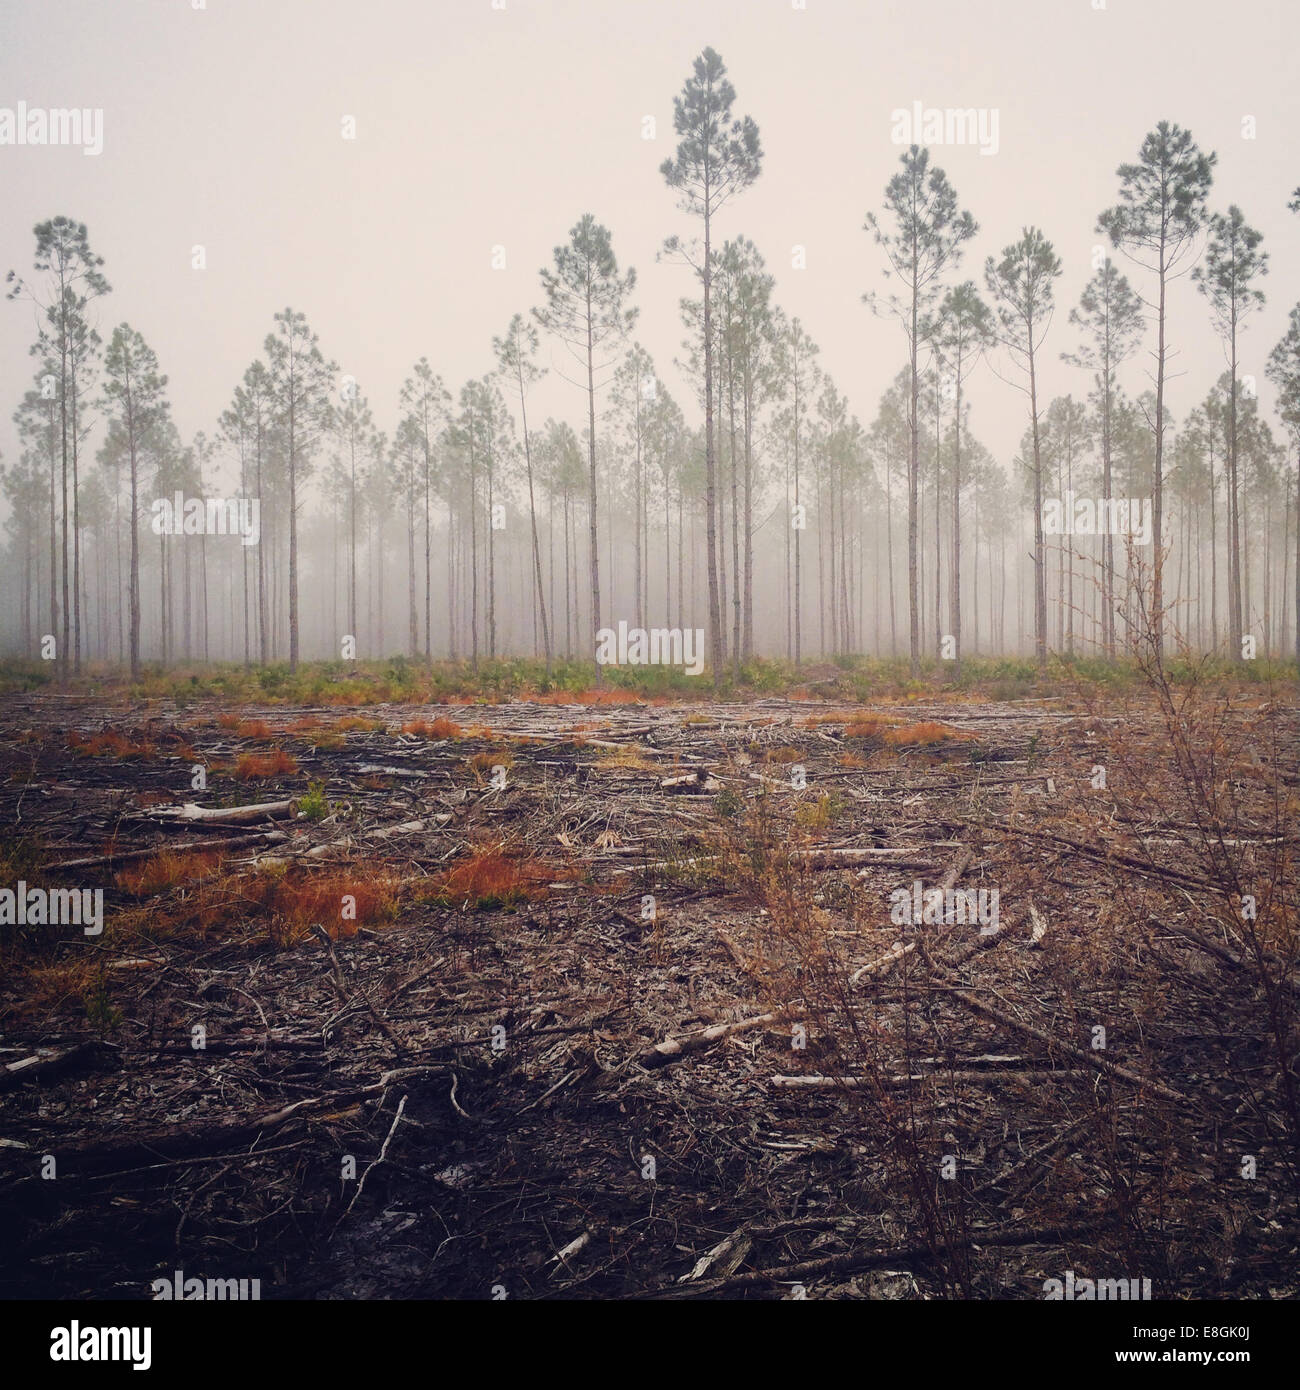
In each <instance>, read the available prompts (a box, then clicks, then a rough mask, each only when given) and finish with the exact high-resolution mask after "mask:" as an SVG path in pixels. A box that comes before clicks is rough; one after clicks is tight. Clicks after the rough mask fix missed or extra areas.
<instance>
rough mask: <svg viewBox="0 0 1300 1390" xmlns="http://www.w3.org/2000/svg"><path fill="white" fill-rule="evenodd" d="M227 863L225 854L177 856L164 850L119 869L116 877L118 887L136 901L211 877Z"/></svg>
mask: <svg viewBox="0 0 1300 1390" xmlns="http://www.w3.org/2000/svg"><path fill="white" fill-rule="evenodd" d="M224 862H225V855H223V854H219V853H217V852H215V851H213V852H211V853H199V854H176V853H173V852H172V851H170V850H163V851H162V852H161V853H160V854H156V855H154V856H153V858H152V859H146V860H144V862H143V863H141V864H132V865H131V866H129V867H128V868H124V869H120V870H119V871H118V872H117V874H116V875H115V876H114V881H115V882H116V883H117V886H118V887H119V888H124V889H125V890H126V891H127V892H128V893H131V894H133V895H134V896H135V897H137V898H152V897H154V896H155V895H156V894H158V893H164V892H166V891H167V890H168V889H169V888H177V887H179V886H180V885H181V884H184V883H193V882H195V881H197V880H199V879H204V878H210V877H211V876H212V875H213V874H214V873H216V872H217V871H218V870H219V869H220V868H221V865H222V864H223V863H224Z"/></svg>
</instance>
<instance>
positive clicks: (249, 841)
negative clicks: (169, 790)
mask: <svg viewBox="0 0 1300 1390" xmlns="http://www.w3.org/2000/svg"><path fill="white" fill-rule="evenodd" d="M288 838H289V836H288V835H287V834H286V833H285V832H284V831H283V830H264V831H262V832H260V833H258V834H254V835H223V836H222V837H221V838H220V839H216V840H189V841H186V842H184V843H182V844H175V845H173V844H167V845H151V846H150V847H149V848H148V849H128V850H123V851H122V853H121V854H92V855H88V856H87V857H86V858H84V859H63V860H60V861H59V863H57V864H47V865H46V866H45V872H46V873H49V874H52V873H58V872H63V871H66V870H68V869H97V868H102V867H104V866H106V865H108V864H131V863H134V862H135V861H137V860H140V859H152V858H153V857H154V856H155V855H158V854H188V853H190V852H191V851H193V852H198V851H200V850H208V849H227V848H234V847H235V846H240V845H257V844H279V843H280V842H281V841H282V840H287V839H288Z"/></svg>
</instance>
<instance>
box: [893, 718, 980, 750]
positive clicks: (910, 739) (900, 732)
mask: <svg viewBox="0 0 1300 1390" xmlns="http://www.w3.org/2000/svg"><path fill="white" fill-rule="evenodd" d="M971 737H972V735H970V734H963V733H959V732H958V731H957V730H956V729H950V728H948V726H947V725H946V724H936V723H935V722H934V721H933V720H929V719H927V720H923V721H922V722H921V723H920V724H908V725H905V726H904V727H903V728H899V729H889V730H887V731H886V733H885V742H886V743H891V744H893V745H894V746H895V747H896V748H929V747H931V746H932V745H933V744H936V743H946V742H947V741H948V740H949V739H969V738H971Z"/></svg>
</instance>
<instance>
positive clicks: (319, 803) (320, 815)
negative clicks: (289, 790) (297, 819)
mask: <svg viewBox="0 0 1300 1390" xmlns="http://www.w3.org/2000/svg"><path fill="white" fill-rule="evenodd" d="M298 809H299V811H301V812H302V814H303V815H304V816H305V817H306V819H307V820H324V819H325V817H326V816H328V815H329V813H330V804H329V802H328V801H327V800H326V798H325V783H324V782H310V783H308V786H307V794H306V796H303V797H299V799H298Z"/></svg>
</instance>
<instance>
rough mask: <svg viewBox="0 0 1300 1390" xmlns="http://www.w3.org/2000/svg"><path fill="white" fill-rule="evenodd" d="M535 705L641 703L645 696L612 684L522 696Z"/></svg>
mask: <svg viewBox="0 0 1300 1390" xmlns="http://www.w3.org/2000/svg"><path fill="white" fill-rule="evenodd" d="M523 698H524V699H526V700H530V701H531V702H532V703H533V704H535V705H641V704H645V703H646V700H645V697H644V696H642V695H638V694H637V693H636V692H635V691H634V690H624V689H623V688H622V687H621V686H614V687H612V688H610V689H608V690H596V689H590V690H548V691H547V692H546V694H545V695H538V694H536V693H534V694H531V695H525V696H524V697H523Z"/></svg>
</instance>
